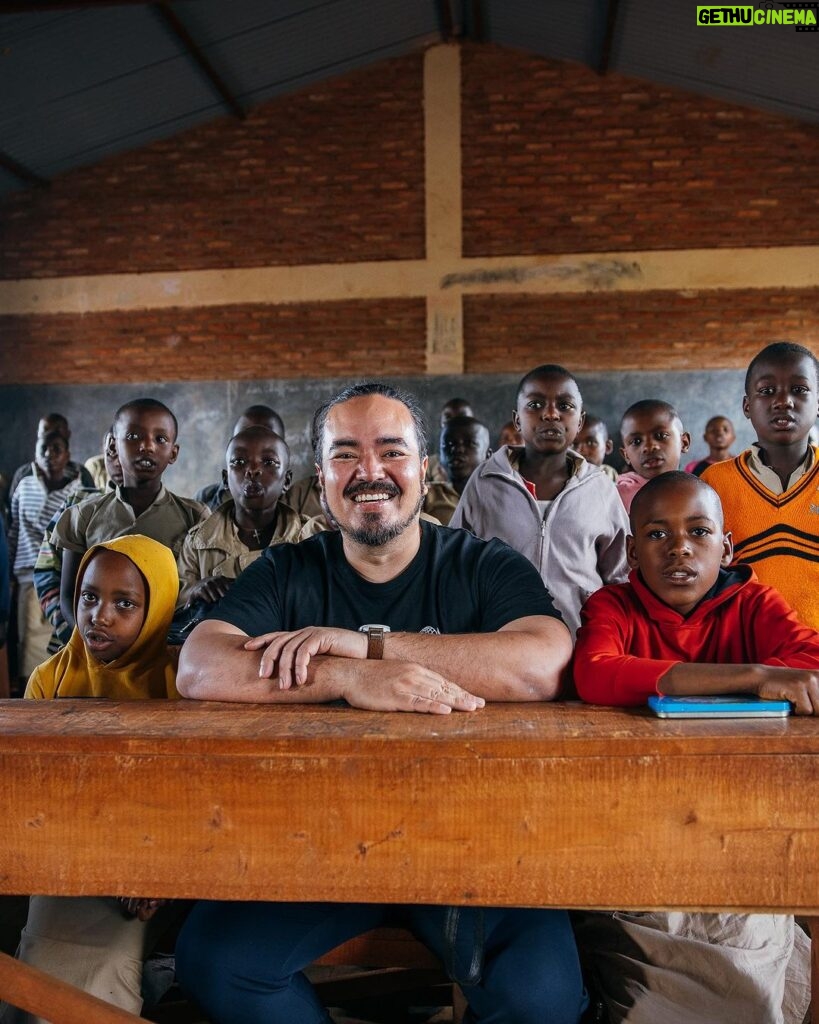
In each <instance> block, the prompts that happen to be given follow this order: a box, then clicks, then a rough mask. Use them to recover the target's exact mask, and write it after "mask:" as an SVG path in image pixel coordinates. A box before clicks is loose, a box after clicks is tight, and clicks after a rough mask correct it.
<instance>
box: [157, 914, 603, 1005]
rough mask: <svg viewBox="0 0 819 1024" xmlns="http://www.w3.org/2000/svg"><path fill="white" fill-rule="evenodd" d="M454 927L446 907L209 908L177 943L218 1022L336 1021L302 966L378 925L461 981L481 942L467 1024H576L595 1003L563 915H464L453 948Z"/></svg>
mask: <svg viewBox="0 0 819 1024" xmlns="http://www.w3.org/2000/svg"><path fill="white" fill-rule="evenodd" d="M480 915H482V921H481V919H480ZM447 923H448V921H447V908H446V907H427V906H400V907H399V906H383V905H378V904H358V903H216V902H209V901H205V902H202V903H198V904H197V905H196V906H195V907H194V909H193V911H192V912H191V914H190V916H189V917H188V919H187V921H186V923H185V926H184V928H183V930H182V933H181V934H180V936H179V940H178V942H177V947H176V969H177V976H178V978H179V980H180V982H181V984H182V986H183V988H185V989H186V990H187V991H188V992H189V993H190V994H191V995H192V996H193V997H194V998H195V999H196V1000H197V1002H198V1003H199V1004H200V1005H201V1006H202V1009H203V1010H204V1011H205V1013H206V1014H207V1015H208V1017H209V1018H210V1020H211V1021H212V1022H213V1024H330V1017H329V1016H328V1014H327V1012H326V1010H325V1009H324V1008H323V1007H322V1006H321V1004H320V1003H319V1001H318V1000H317V998H316V995H315V992H314V991H313V988H312V986H311V985H310V983H309V982H308V981H307V979H306V978H305V976H304V975H303V974H302V970H303V968H305V967H307V966H308V965H309V964H311V963H312V962H313V961H314V960H316V959H317V958H318V957H320V956H321V955H322V954H323V953H326V952H327V951H328V950H330V949H333V948H334V947H335V946H338V945H340V944H341V943H342V942H345V941H346V940H347V939H350V938H353V937H354V936H356V935H360V934H362V933H363V932H366V931H369V930H370V929H371V928H379V927H403V928H408V929H409V930H410V931H411V932H413V934H414V935H415V936H416V937H417V938H418V939H420V940H421V942H423V943H424V945H426V946H427V947H428V948H429V949H431V950H432V951H433V952H434V953H435V954H437V955H438V956H439V957H440V958H441V960H442V962H444V963H446V964H447V965H448V966H450V967H451V970H452V973H453V975H454V977H455V979H456V980H458V981H461V980H462V979H464V978H467V977H469V971H470V967H472V966H474V961H475V947H476V937H477V942H478V944H479V945H480V938H481V937H482V939H483V958H482V960H481V963H480V970H481V974H480V978H479V980H478V981H477V982H475V983H473V984H469V983H467V984H463V985H462V988H463V991H464V995H465V996H466V999H467V1001H468V1003H469V1015H468V1016H467V1020H468V1021H470V1022H474V1024H478V1022H479V1024H577V1022H578V1021H579V1019H580V1016H581V1014H582V1013H583V1011H584V1010H585V1008H586V1005H587V998H586V993H585V991H584V989H583V981H582V978H581V975H580V965H579V963H578V958H577V949H576V947H575V943H574V935H573V934H572V929H571V925H570V924H569V917H568V914H567V913H566V912H565V911H562V910H517V909H504V908H497V907H486V908H483V909H482V910H480V911H479V910H477V909H476V908H471V907H466V908H462V909H461V911H460V917H459V920H458V923H457V930H456V931H455V933H454V941H453V942H452V943H451V948H447V942H446V940H445V931H446V929H447ZM451 924H452V921H451V918H450V919H449V925H450V927H449V932H450V938H453V935H452V931H453V929H452V927H451Z"/></svg>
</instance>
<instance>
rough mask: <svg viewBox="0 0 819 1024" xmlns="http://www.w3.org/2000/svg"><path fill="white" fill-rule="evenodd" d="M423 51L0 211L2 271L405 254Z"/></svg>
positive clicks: (419, 147) (158, 146)
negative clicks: (420, 53)
mask: <svg viewBox="0 0 819 1024" xmlns="http://www.w3.org/2000/svg"><path fill="white" fill-rule="evenodd" d="M423 180H424V140H423V93H422V56H421V55H417V56H412V57H405V58H401V59H399V60H393V61H386V62H384V63H382V64H378V65H376V66H375V67H372V68H368V69H365V70H362V71H359V72H357V73H354V74H350V75H347V76H345V77H342V78H337V79H332V80H330V81H327V82H324V83H320V84H317V85H311V86H310V87H309V88H307V89H304V90H302V91H301V92H298V93H295V94H293V95H291V96H285V97H282V98H280V99H276V100H273V101H271V102H268V103H265V104H263V105H261V106H259V107H258V108H257V109H256V110H254V111H253V112H252V113H251V114H250V115H249V116H248V117H247V119H246V120H245V121H237V120H231V119H228V118H221V119H219V120H217V121H214V122H212V123H210V124H208V125H205V126H203V127H201V128H195V129H193V130H191V131H188V132H185V133H183V134H181V135H178V136H175V137H173V138H171V139H168V140H165V141H162V142H157V143H154V144H152V145H149V146H145V147H144V148H142V149H139V150H136V151H134V152H132V153H128V154H125V155H122V156H117V157H113V158H110V159H107V160H103V161H102V162H101V163H99V164H96V165H95V166H92V167H88V168H85V169H81V170H77V171H72V172H71V173H69V174H66V175H64V176H62V177H61V178H59V179H58V180H56V181H54V182H53V184H52V185H51V187H50V188H49V189H47V190H39V189H29V190H28V191H26V192H22V193H18V194H16V195H13V196H12V197H10V198H9V199H8V200H7V201H6V202H5V203H3V204H2V205H1V206H0V277H2V278H6V279H7V278H27V277H59V276H63V275H75V274H77V275H82V274H115V273H134V272H144V271H151V270H194V269H205V268H219V267H252V266H266V265H272V264H300V263H335V262H342V261H353V260H369V259H412V258H416V257H420V256H423V250H424V193H423Z"/></svg>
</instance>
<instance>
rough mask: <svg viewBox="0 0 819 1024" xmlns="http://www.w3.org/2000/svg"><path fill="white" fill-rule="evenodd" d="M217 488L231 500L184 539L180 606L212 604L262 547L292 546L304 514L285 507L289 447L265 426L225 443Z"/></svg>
mask: <svg viewBox="0 0 819 1024" xmlns="http://www.w3.org/2000/svg"><path fill="white" fill-rule="evenodd" d="M225 461H226V463H227V468H226V469H223V470H222V486H223V487H226V488H227V489H228V492H229V494H230V497H229V498H228V499H227V501H225V502H223V503H222V504H221V505H220V506H219V508H217V509H216V511H215V512H213V513H212V514H211V515H210V516H209V517H208V518H207V519H206V520H205V521H204V522H202V523H199V524H197V525H196V526H194V527H193V528H192V529H191V530H190V531H189V532H188V535H187V536H186V537H185V541H184V543H183V545H182V550H181V552H180V554H179V559H178V568H179V579H180V584H181V589H180V592H179V602H178V603H179V604H180V605H193V604H195V603H196V602H199V601H203V602H205V603H206V604H214V603H215V602H217V601H218V600H219V599H220V598H222V597H224V595H225V594H226V593H227V591H228V589H229V588H230V586H231V584H232V583H233V582H234V580H235V579H236V578H237V577H238V576H239V574H240V573H241V572H243V571H244V569H246V568H247V566H248V565H250V563H251V562H254V561H255V560H256V559H257V558H258V557H259V556H260V555H261V553H262V552H263V551H264V549H265V548H268V547H272V546H273V545H275V544H284V543H288V542H289V543H296V542H297V541H298V539H299V534H300V532H301V529H302V527H303V526H304V523H305V522H306V520H305V518H304V517H303V516H300V515H299V514H298V513H297V512H294V511H293V510H292V509H291V508H290V507H289V506H288V505H286V504H285V501H284V499H285V495H286V493H287V488H288V486H289V484H290V477H291V472H290V449H289V448H288V447H287V445H286V444H285V442H284V440H283V438H281V437H280V436H279V435H278V434H276V433H273V431H272V430H267V429H266V428H265V427H247V428H246V429H245V430H241V431H239V433H238V434H236V435H235V436H234V437H232V438H231V439H230V442H229V443H228V446H227V451H226V452H225Z"/></svg>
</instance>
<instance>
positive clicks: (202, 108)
mask: <svg viewBox="0 0 819 1024" xmlns="http://www.w3.org/2000/svg"><path fill="white" fill-rule="evenodd" d="M173 10H174V12H175V13H176V14H177V16H178V17H179V18H180V20H181V21H182V22H183V24H184V25H185V28H186V29H187V30H188V32H189V33H190V35H191V36H192V37H193V39H194V41H195V42H196V44H197V46H199V48H200V49H201V50H202V52H203V53H204V54H205V56H206V57H207V59H208V60H209V61H210V63H211V64H212V65H213V67H214V69H215V71H216V72H217V74H218V75H219V76H220V77H221V78H222V79H223V81H224V83H225V85H226V86H227V88H228V90H229V91H230V92H231V94H232V95H233V96H235V97H236V98H237V99H238V100H239V102H240V103H241V104H242V105H243V106H245V107H246V108H248V109H249V108H250V107H252V106H254V105H256V104H257V103H259V102H261V101H263V100H265V99H268V98H270V97H271V96H275V95H277V94H279V93H282V92H287V91H290V90H293V89H296V88H298V87H300V86H302V85H304V84H306V83H308V82H310V81H315V80H318V79H323V78H327V77H329V76H331V75H337V74H343V73H345V72H347V71H350V70H352V69H354V68H358V67H362V66H364V65H365V64H368V63H371V62H372V61H376V60H382V59H384V58H387V57H392V56H398V55H401V54H405V53H408V52H412V51H413V50H417V49H419V48H421V47H423V46H425V45H427V44H428V43H430V42H433V41H435V40H437V39H439V38H440V35H439V31H438V22H437V15H436V9H435V4H434V0H419V2H413V3H405V2H403V0H381V2H380V3H379V4H378V5H377V7H374V6H373V4H372V3H371V2H370V0H322V2H315V0H313V2H310V0H280V2H277V3H276V4H271V3H270V2H269V0H231V2H230V3H225V2H224V0H186V2H181V3H177V4H175V5H174V7H173ZM228 112H229V107H228V106H227V105H226V103H225V102H224V100H223V99H222V98H221V97H220V95H219V93H218V92H217V91H216V89H215V88H214V87H213V85H212V84H211V82H210V81H209V80H208V78H207V76H206V75H205V74H204V73H203V72H202V70H201V69H200V68H199V67H198V65H197V64H196V62H195V61H194V60H192V59H191V58H190V56H189V55H188V54H187V53H186V51H185V48H184V45H183V44H182V43H181V42H180V40H179V39H177V38H176V37H175V36H174V34H173V32H172V31H171V30H170V29H169V27H168V26H167V25H166V24H165V23H163V21H162V19H161V18H160V17H159V16H158V15H157V13H156V11H155V10H154V9H153V8H152V7H150V6H149V5H148V4H145V5H140V4H127V5H123V6H110V7H95V8H93V9H90V8H89V9H85V10H71V11H64V12H57V13H55V12H54V11H42V12H39V13H31V14H7V15H0V151H2V152H4V153H6V154H8V155H9V156H10V157H11V158H12V159H13V160H15V161H16V162H17V163H19V164H22V165H24V166H25V167H27V168H28V169H29V170H31V171H33V172H34V173H36V174H37V175H39V176H41V177H44V178H51V177H53V176H54V175H56V174H60V173H61V172H63V171H66V170H69V169H70V168H72V167H78V166H82V165H84V164H88V163H93V162H95V161H97V160H100V159H102V158H103V157H105V156H108V155H111V154H113V153H117V152H121V151H124V150H128V149H133V148H136V147H139V146H142V145H145V144H146V143H148V142H152V141H155V140H156V139H160V138H165V137H167V136H169V135H173V134H175V133H177V132H180V131H183V130H185V129H186V128H190V127H192V126H194V125H196V124H201V123H202V122H204V121H208V120H210V119H212V118H214V117H217V116H220V115H222V114H225V113H228ZM20 187H23V183H22V182H21V181H20V180H19V179H17V178H16V177H15V176H14V175H13V174H10V173H8V172H5V171H4V172H2V175H0V195H2V194H3V193H5V192H8V191H10V190H12V189H16V188H20Z"/></svg>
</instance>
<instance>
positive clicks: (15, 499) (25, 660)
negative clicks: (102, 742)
mask: <svg viewBox="0 0 819 1024" xmlns="http://www.w3.org/2000/svg"><path fill="white" fill-rule="evenodd" d="M70 458H71V453H70V452H69V450H68V445H67V443H66V441H65V438H64V437H63V435H62V434H61V433H58V432H57V431H56V430H54V431H51V432H50V433H47V434H45V435H44V436H43V437H41V438H40V439H39V440H38V441H37V450H36V457H35V461H34V462H33V463H32V472H31V474H30V475H29V476H24V477H22V479H21V480H20V483H19V484H18V486H17V490H16V491H15V492H14V494H13V495H12V499H11V528H10V530H9V557H10V560H11V567H12V574H13V576H14V578H15V579H16V580H17V587H18V589H17V640H18V645H19V646H18V657H17V664H18V675H19V676H20V677H21V678H22V679H23V680H25V679H27V678H28V677H29V675H31V673H32V672H33V671H34V668H35V667H36V666H37V665H39V664H40V662H41V661H44V660H45V659H46V658H47V657H48V650H47V648H48V642H49V639H50V638H51V625H50V623H49V622H48V621H47V620H46V619H45V617H44V616H43V612H42V609H41V608H40V604H39V601H38V600H37V594H36V592H35V590H34V582H33V576H34V564H35V562H36V561H37V555H38V554H39V551H40V544H41V543H42V540H43V534H44V532H45V528H46V526H47V524H48V521H49V520H50V519H51V517H52V516H53V515H54V513H55V512H56V511H57V510H58V509H60V508H62V507H63V505H64V504H65V502H66V500H67V499H68V498H70V497H71V495H72V494H74V493H75V492H76V491H78V490H79V489H80V487H81V486H82V481H81V479H80V477H79V476H75V475H72V474H69V473H67V471H66V467H67V466H68V462H69V460H70Z"/></svg>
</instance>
